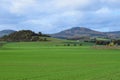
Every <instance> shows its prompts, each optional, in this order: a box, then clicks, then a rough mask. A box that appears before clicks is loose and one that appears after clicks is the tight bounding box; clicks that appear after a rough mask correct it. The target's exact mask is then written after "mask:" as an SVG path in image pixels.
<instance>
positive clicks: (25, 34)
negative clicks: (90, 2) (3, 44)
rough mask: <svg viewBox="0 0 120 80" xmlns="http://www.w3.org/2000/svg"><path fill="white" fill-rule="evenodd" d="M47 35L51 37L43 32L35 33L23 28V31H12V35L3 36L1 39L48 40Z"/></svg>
mask: <svg viewBox="0 0 120 80" xmlns="http://www.w3.org/2000/svg"><path fill="white" fill-rule="evenodd" d="M41 37H42V38H41ZM43 37H45V38H43ZM46 37H50V36H48V35H45V34H42V33H41V32H39V33H35V32H33V31H30V30H21V31H16V32H14V33H11V34H10V35H6V36H3V37H1V38H0V40H1V41H10V42H22V41H26V42H27V41H47V38H46Z"/></svg>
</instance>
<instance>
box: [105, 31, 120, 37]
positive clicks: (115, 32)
mask: <svg viewBox="0 0 120 80" xmlns="http://www.w3.org/2000/svg"><path fill="white" fill-rule="evenodd" d="M105 34H106V35H107V36H109V37H112V38H120V31H114V32H105Z"/></svg>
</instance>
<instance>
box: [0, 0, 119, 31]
mask: <svg viewBox="0 0 120 80" xmlns="http://www.w3.org/2000/svg"><path fill="white" fill-rule="evenodd" d="M0 10H1V12H0V25H3V26H4V25H6V24H7V27H9V24H10V25H11V24H12V26H14V27H11V26H10V28H12V29H13V28H15V29H18V28H17V27H18V26H20V27H19V29H33V30H35V31H39V30H40V31H43V32H45V31H46V32H52V31H53V32H56V31H57V30H61V28H62V29H66V28H70V27H74V26H85V27H90V28H95V27H98V28H99V27H102V28H101V29H104V30H106V28H105V27H109V26H110V25H114V24H118V22H115V21H119V20H120V0H0ZM117 26H118V25H117ZM1 27H2V26H0V28H1ZM4 27H5V26H4ZM7 27H5V28H7ZM2 28H3V27H2ZM2 28H1V29H2ZM99 29H100V28H99Z"/></svg>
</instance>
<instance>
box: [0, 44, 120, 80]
mask: <svg viewBox="0 0 120 80" xmlns="http://www.w3.org/2000/svg"><path fill="white" fill-rule="evenodd" d="M56 43H59V44H60V43H61V42H19V43H18V42H16V43H8V44H5V45H4V47H3V48H1V49H0V80H120V50H116V49H105V50H98V49H92V48H90V47H89V46H55V45H56ZM51 44H52V45H51Z"/></svg>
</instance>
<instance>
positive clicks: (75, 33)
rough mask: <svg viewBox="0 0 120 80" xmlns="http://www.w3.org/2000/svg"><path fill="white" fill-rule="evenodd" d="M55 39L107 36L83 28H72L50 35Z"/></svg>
mask: <svg viewBox="0 0 120 80" xmlns="http://www.w3.org/2000/svg"><path fill="white" fill-rule="evenodd" d="M51 36H52V37H56V38H75V37H83V36H84V37H106V36H107V34H105V33H103V32H99V31H94V30H91V29H88V28H84V27H74V28H71V29H67V30H64V31H61V32H59V33H55V34H52V35H51Z"/></svg>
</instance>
